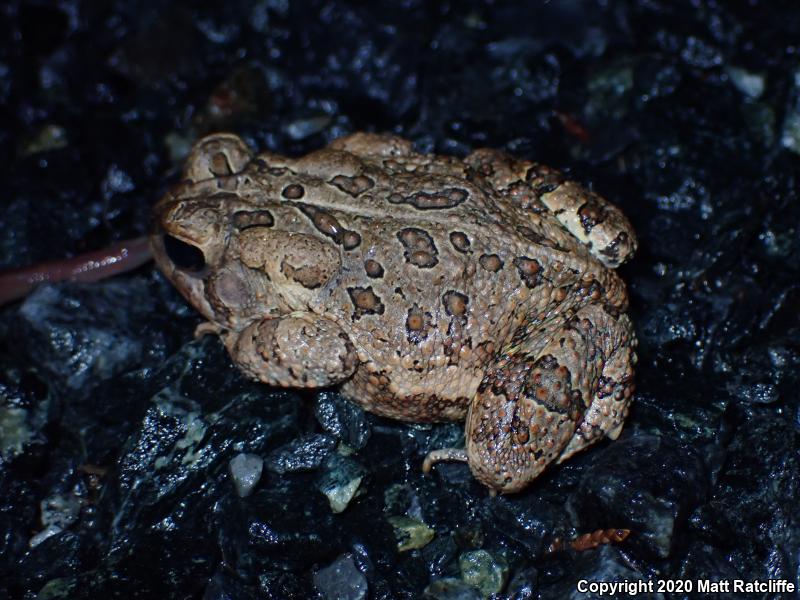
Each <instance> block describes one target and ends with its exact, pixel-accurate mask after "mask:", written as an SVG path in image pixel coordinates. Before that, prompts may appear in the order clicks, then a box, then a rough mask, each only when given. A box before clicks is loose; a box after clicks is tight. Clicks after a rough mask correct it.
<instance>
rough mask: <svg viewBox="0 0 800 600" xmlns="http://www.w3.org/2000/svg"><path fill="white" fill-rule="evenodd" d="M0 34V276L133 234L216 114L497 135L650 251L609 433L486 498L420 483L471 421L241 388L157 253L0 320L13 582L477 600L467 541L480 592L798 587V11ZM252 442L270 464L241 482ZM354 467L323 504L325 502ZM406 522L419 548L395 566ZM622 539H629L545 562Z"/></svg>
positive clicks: (276, 16)
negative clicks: (403, 417) (605, 209)
mask: <svg viewBox="0 0 800 600" xmlns="http://www.w3.org/2000/svg"><path fill="white" fill-rule="evenodd" d="M0 40H3V42H2V43H0V106H2V107H3V108H2V111H0V182H2V186H3V187H2V194H0V207H1V208H2V213H0V230H1V231H2V235H0V265H1V266H3V267H14V266H22V265H28V264H32V263H35V262H37V261H42V260H48V259H53V258H58V257H66V256H71V255H74V254H76V253H80V252H83V251H87V250H95V249H98V248H102V247H103V246H104V245H106V244H109V243H111V242H113V241H116V240H120V239H125V238H130V237H135V236H138V235H142V234H144V233H145V232H146V231H147V230H148V227H149V219H150V209H151V206H152V205H153V203H154V202H155V201H156V200H157V199H158V197H159V196H160V194H162V193H163V191H164V190H165V189H166V188H167V186H168V185H169V184H171V183H172V182H174V181H175V180H176V178H177V176H178V173H179V169H180V165H181V162H182V160H183V158H184V157H185V155H186V152H187V151H188V148H189V146H190V145H191V143H192V141H193V140H195V139H196V138H198V137H199V136H201V135H203V134H205V133H208V132H211V131H217V130H231V131H235V132H237V133H239V134H240V135H242V136H244V137H245V138H246V139H247V140H248V141H249V142H250V143H251V144H252V145H253V146H255V147H257V148H259V149H261V150H270V151H275V152H281V153H287V154H293V155H294V154H301V153H305V152H308V151H310V150H313V149H316V148H319V147H321V146H323V145H324V144H326V143H327V142H328V141H330V140H331V139H333V138H335V137H337V136H339V135H342V134H345V133H348V132H351V131H357V130H362V129H363V130H371V131H392V132H396V133H398V134H401V135H403V136H406V137H408V138H410V139H412V140H413V141H414V142H416V144H417V147H418V148H419V149H421V150H422V151H431V152H441V153H452V154H456V155H464V154H466V153H467V152H469V151H470V150H471V149H473V148H476V147H480V146H492V147H498V148H503V149H506V150H508V151H510V152H512V153H514V154H517V155H519V156H522V157H525V158H528V159H532V160H536V161H539V162H543V163H545V164H549V165H551V166H553V167H556V168H559V169H562V170H564V171H565V172H567V173H569V175H570V176H571V177H573V178H575V179H578V180H580V181H582V182H583V183H585V184H587V185H589V186H591V187H592V188H593V189H596V190H598V191H599V192H601V193H602V194H603V195H605V196H606V197H608V198H610V199H612V200H613V201H614V202H616V203H617V204H618V205H619V206H621V207H622V209H623V210H624V211H625V212H626V214H627V215H628V216H629V217H630V218H631V220H632V222H633V224H634V226H635V228H636V230H637V231H638V233H639V238H640V249H639V252H638V254H637V256H636V258H635V259H634V260H633V262H632V263H630V264H628V265H626V266H624V267H623V268H622V269H621V271H622V274H623V276H624V277H625V279H626V280H627V281H628V283H629V287H630V292H631V296H632V309H631V315H632V318H633V320H634V323H635V325H636V329H637V334H638V336H639V339H640V348H639V366H638V372H637V398H636V403H635V405H634V409H633V413H632V415H631V418H630V419H629V421H628V424H627V426H626V428H625V430H624V432H623V435H622V436H621V438H620V439H619V440H618V441H617V442H614V443H605V442H604V443H602V444H600V445H599V446H597V447H595V448H593V449H592V450H591V451H588V452H585V453H583V454H582V455H580V456H578V457H576V458H574V459H573V460H571V461H569V462H568V463H566V464H564V465H562V466H559V467H556V468H553V469H551V470H550V471H549V472H548V473H547V474H546V475H545V476H543V477H542V478H541V479H539V480H537V481H536V482H535V483H534V485H532V486H531V487H530V488H529V489H528V490H526V491H525V492H523V493H521V494H518V495H514V496H507V497H497V498H490V497H489V496H488V494H487V493H486V490H485V489H483V488H482V487H481V486H479V485H478V484H477V483H475V482H474V481H473V480H472V479H471V477H470V475H469V472H468V470H467V469H466V467H465V466H463V465H442V466H440V467H437V469H436V470H435V472H434V474H433V475H430V476H423V475H422V474H421V473H420V472H419V467H420V464H421V460H422V457H423V456H424V454H425V452H427V450H429V449H431V448H434V447H439V446H443V445H448V444H451V443H457V442H458V440H459V436H460V427H458V426H455V425H441V426H435V427H409V426H406V425H402V424H399V423H394V422H390V421H387V420H383V419H379V418H376V417H374V416H372V415H365V414H363V413H362V412H360V411H359V410H357V409H355V408H353V407H352V406H350V405H349V404H346V403H344V402H343V401H342V400H341V398H340V397H339V396H338V395H337V394H336V393H335V392H333V391H325V392H322V393H318V394H302V395H301V394H295V393H291V392H273V391H271V390H269V389H268V388H266V387H265V386H260V385H255V384H251V383H248V382H246V381H245V380H244V379H243V378H242V377H241V376H240V375H239V374H238V372H237V371H236V369H235V368H234V367H233V366H232V365H231V364H230V363H229V361H228V359H227V357H226V356H225V354H224V351H223V350H222V349H221V347H220V345H219V343H218V342H217V341H216V340H214V339H209V338H206V339H204V340H202V341H193V338H192V331H193V328H194V326H195V325H196V324H197V323H198V322H199V318H198V316H197V315H196V314H195V313H194V312H193V311H192V310H191V309H190V308H188V307H187V306H186V305H185V303H184V302H183V300H182V299H181V298H180V297H179V296H178V294H177V293H176V292H175V291H174V290H173V289H172V288H171V287H170V286H169V285H168V284H167V283H166V282H165V281H164V279H163V278H162V277H161V276H160V275H159V274H158V273H157V272H155V271H154V269H153V268H152V266H149V265H148V266H146V267H144V268H141V269H139V270H137V271H136V272H135V273H133V274H132V275H127V276H122V277H119V278H115V279H113V280H109V281H107V282H102V283H98V284H91V285H76V284H64V285H57V286H51V287H44V288H40V289H39V290H38V291H37V292H36V293H35V294H34V295H33V296H31V297H30V298H29V299H28V300H27V301H26V302H25V303H24V304H20V303H17V304H16V305H11V306H9V307H6V308H4V309H3V310H2V312H1V313H0V332H2V344H1V345H0V597H11V598H20V597H24V598H36V597H37V593H39V596H38V597H39V598H45V597H46V598H58V597H63V598H105V597H113V596H116V597H123V598H124V597H131V598H133V597H139V598H150V597H159V598H173V597H174V598H205V599H217V598H218V599H222V598H230V599H234V598H236V599H238V598H307V597H312V596H313V595H314V594H318V595H319V597H322V598H335V597H337V596H338V597H341V598H359V597H364V596H363V595H362V592H364V590H365V589H366V588H368V590H369V591H368V594H369V596H368V597H370V598H387V599H388V598H418V597H421V596H422V594H423V591H424V590H425V589H426V588H428V592H427V593H428V595H429V597H432V598H442V599H443V598H474V597H478V596H476V594H477V591H476V590H475V589H474V588H472V587H469V586H468V585H467V584H466V583H464V578H465V577H466V578H467V579H469V577H468V576H464V575H463V574H462V571H464V570H465V569H466V570H467V571H468V570H469V565H467V566H466V567H465V566H464V565H466V563H467V562H469V559H470V558H471V559H473V561H474V560H477V559H476V558H475V557H476V556H478V557H483V559H484V563H481V564H482V566H481V565H479V566H478V567H476V569H477V571H479V574H478V576H477V577H478V579H477V580H475V579H473V580H470V581H489V580H490V579H491V578H490V577H489V573H491V572H494V573H500V574H501V578H502V576H505V577H506V578H507V580H508V583H506V584H505V585H504V586H503V587H502V589H503V593H502V594H501V595H499V596H496V597H501V598H505V597H510V598H519V599H521V598H567V597H584V596H580V595H577V594H575V595H574V596H572V595H573V594H574V585H575V582H576V581H577V580H579V579H590V580H592V579H593V580H612V579H626V578H627V579H630V580H635V579H647V578H680V579H690V580H692V581H695V580H696V579H698V578H712V579H733V578H739V579H745V580H753V579H760V580H764V579H767V578H773V579H786V580H790V581H793V582H794V583H795V584H800V576H799V575H798V568H800V558H799V557H800V531H799V530H798V519H799V518H800V517H798V513H797V507H798V500H800V490H799V489H798V484H800V472H799V469H798V459H799V456H798V445H797V438H798V425H799V424H800V414H799V413H798V392H797V385H798V374H797V373H798V371H797V369H798V365H799V364H800V318H798V308H797V307H798V305H800V279H799V278H798V259H800V233H798V226H800V207H798V193H797V185H798V182H797V176H798V167H799V166H800V156H798V155H800V7H798V5H797V3H796V2H795V1H785V2H780V1H773V2H767V1H762V2H759V1H757V0H751V1H749V2H746V1H721V0H720V1H719V2H716V1H712V0H693V1H674V0H639V1H635V0H629V1H619V2H614V1H611V0H606V1H588V0H587V1H585V2H579V1H572V0H565V1H553V2H549V3H545V2H518V3H510V2H477V1H474V2H452V3H448V2H425V1H423V0H418V1H414V0H408V1H405V2H350V3H347V2H289V0H262V1H255V2H253V1H244V0H242V1H233V2H225V3H222V2H186V3H178V2H173V3H167V2H145V1H139V2H137V1H127V2H122V1H117V2H113V1H110V0H107V1H97V2H89V1H84V2H79V1H74V0H63V1H61V2H19V1H14V0H12V1H10V2H5V3H3V5H2V7H0ZM342 443H344V444H346V445H347V446H349V447H350V448H354V449H356V450H357V451H356V452H355V453H354V454H352V455H350V456H342V454H341V452H339V453H337V452H335V451H334V447H335V446H336V445H337V444H342ZM239 452H249V453H255V454H258V455H260V456H263V457H264V458H265V472H264V475H263V477H262V479H261V482H260V483H259V485H258V487H257V488H256V491H255V492H254V493H253V495H252V496H250V497H248V498H244V499H241V498H239V497H238V496H237V494H236V493H235V490H234V486H233V485H232V483H231V480H230V476H229V475H228V474H227V469H228V462H229V460H230V459H231V458H232V457H233V456H235V455H236V454H237V453H239ZM354 477H362V481H361V484H360V489H361V490H362V491H363V493H362V495H360V496H358V497H357V498H355V499H353V500H352V501H351V503H350V505H349V506H348V508H347V510H346V511H345V512H343V513H342V514H339V515H334V514H332V513H331V509H330V507H329V506H328V502H327V500H326V498H325V497H324V496H323V495H322V494H321V493H320V491H319V490H318V488H320V487H324V486H326V485H329V484H331V482H333V484H331V485H334V486H335V485H336V484H337V482H339V483H341V482H342V481H352V480H353V478H354ZM398 515H405V516H408V517H409V518H412V519H414V523H421V522H424V523H425V524H427V525H428V526H429V527H431V528H432V529H433V530H434V531H435V537H434V539H433V541H432V542H430V543H429V544H427V545H426V546H424V547H423V548H421V549H419V550H414V551H408V552H402V553H400V552H398V551H397V547H396V541H397V540H396V539H395V532H394V531H393V529H392V526H391V525H390V524H389V522H388V521H387V519H388V518H389V517H390V516H398ZM48 526H49V529H48ZM616 527H625V528H629V529H630V530H631V531H632V533H631V535H630V537H629V539H628V540H626V541H625V542H624V543H622V544H619V545H611V546H604V547H601V548H598V549H595V550H589V551H585V552H580V553H579V552H574V551H571V550H569V551H564V552H556V553H550V552H548V547H549V546H550V544H551V543H552V542H553V541H554V539H555V538H557V537H560V538H562V539H566V540H569V539H571V538H573V537H575V536H577V535H579V534H583V533H587V532H591V531H594V530H596V529H599V528H616ZM43 530H44V531H47V532H49V533H51V534H52V535H50V536H49V537H48V536H46V535H40V536H39V537H37V538H34V541H35V542H38V543H36V544H35V545H34V546H33V547H31V545H30V542H31V539H32V536H35V535H36V534H39V533H40V532H41V531H43ZM44 538H46V539H44ZM479 549H482V550H485V551H486V553H487V554H478V555H476V554H474V551H475V550H479ZM471 553H472V554H471ZM334 562H336V564H337V565H338V566H340V567H341V569H340V572H341V576H340V577H339V578H338V579H337V577H333V576H331V573H332V572H331V571H328V572H325V571H323V572H322V574H323V575H322V576H319V575H318V576H317V579H316V581H317V583H316V587H315V584H314V573H317V572H318V571H320V569H322V568H324V567H327V566H328V565H330V564H332V563H334ZM478 562H480V561H478ZM462 563H463V564H462ZM326 573H327V574H326ZM442 579H444V580H445V582H444V583H442V582H441V581H440V582H439V583H434V584H433V585H431V582H434V581H436V580H442ZM486 585H487V586H488V587H486V588H484V589H491V583H489V584H486ZM429 586H430V587H429ZM496 588H497V586H495V589H496ZM347 589H349V590H350V591H349V592H347V591H345V590H347ZM695 589H696V584H695ZM40 591H41V593H40ZM486 593H488V592H486ZM348 594H350V595H348ZM641 597H644V596H641ZM653 597H663V596H658V595H654V596H653ZM667 597H675V598H680V597H702V595H700V594H697V593H696V592H693V593H689V594H679V593H676V594H672V595H667ZM714 597H715V598H724V597H734V596H733V595H730V596H726V595H724V594H723V595H717V596H714ZM753 597H759V598H778V597H797V596H796V595H785V596H780V595H779V594H763V595H758V596H753Z"/></svg>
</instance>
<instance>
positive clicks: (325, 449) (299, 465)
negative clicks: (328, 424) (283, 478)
mask: <svg viewBox="0 0 800 600" xmlns="http://www.w3.org/2000/svg"><path fill="white" fill-rule="evenodd" d="M335 446H336V440H334V439H333V438H332V437H331V436H329V435H325V434H324V433H314V434H310V435H306V436H303V437H300V438H298V439H296V440H292V441H291V442H289V443H288V444H286V445H284V446H281V447H280V448H278V449H277V450H275V451H274V452H272V454H270V455H269V456H268V457H267V469H269V470H270V471H272V472H274V473H279V474H281V475H283V474H284V473H293V472H295V471H313V470H314V469H316V468H317V467H319V466H320V465H321V464H322V461H323V460H325V458H326V457H328V456H329V455H330V453H331V452H333V449H334V447H335Z"/></svg>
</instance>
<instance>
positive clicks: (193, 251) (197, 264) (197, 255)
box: [164, 235, 206, 274]
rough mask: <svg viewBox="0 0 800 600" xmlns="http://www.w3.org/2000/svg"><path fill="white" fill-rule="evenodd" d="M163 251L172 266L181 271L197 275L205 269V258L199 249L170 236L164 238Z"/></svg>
mask: <svg viewBox="0 0 800 600" xmlns="http://www.w3.org/2000/svg"><path fill="white" fill-rule="evenodd" d="M164 251H165V252H166V253H167V256H168V257H169V259H170V260H171V261H172V264H173V265H175V266H176V267H177V268H178V269H180V270H181V271H187V272H189V273H194V274H197V273H200V272H201V271H203V269H205V267H206V257H205V256H203V251H202V250H200V248H198V247H196V246H192V245H191V244H187V243H186V242H184V241H183V240H179V239H178V238H175V237H172V236H171V235H165V236H164Z"/></svg>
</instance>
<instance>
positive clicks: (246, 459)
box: [228, 453, 264, 498]
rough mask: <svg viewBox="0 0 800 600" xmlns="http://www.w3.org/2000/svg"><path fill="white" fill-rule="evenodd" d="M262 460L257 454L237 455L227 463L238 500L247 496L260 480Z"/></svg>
mask: <svg viewBox="0 0 800 600" xmlns="http://www.w3.org/2000/svg"><path fill="white" fill-rule="evenodd" d="M263 469H264V459H262V458H261V457H260V456H258V455H257V454H244V453H242V454H237V455H236V456H234V457H233V458H232V459H231V462H230V463H228V470H229V471H230V474H231V478H232V479H233V485H235V486H236V493H237V494H239V497H240V498H245V497H247V496H249V495H250V494H251V493H252V492H253V490H254V489H255V487H256V485H258V482H259V480H260V479H261V472H262V470H263Z"/></svg>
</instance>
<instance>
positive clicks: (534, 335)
mask: <svg viewBox="0 0 800 600" xmlns="http://www.w3.org/2000/svg"><path fill="white" fill-rule="evenodd" d="M151 244H152V247H153V250H154V254H155V258H156V262H157V264H158V266H159V267H160V269H161V270H162V271H163V272H164V274H165V275H166V276H167V277H168V278H169V279H170V280H171V281H172V282H173V284H174V285H175V286H176V287H177V288H178V290H180V292H181V293H182V294H183V296H184V297H185V298H186V299H187V300H188V301H189V302H190V303H191V304H192V305H193V306H194V307H195V308H196V309H197V310H199V311H200V312H201V313H202V315H203V316H204V317H205V319H207V320H208V323H206V324H204V325H202V326H201V327H200V331H201V332H213V333H216V334H218V335H219V336H220V337H221V339H222V341H223V343H224V344H225V346H226V348H227V350H228V352H229V353H230V355H231V357H232V359H233V361H234V362H235V363H236V364H237V365H238V366H239V367H240V368H241V369H242V370H243V371H244V372H245V373H246V374H247V375H248V376H250V377H252V378H254V379H258V380H260V381H263V382H265V383H267V384H269V385H273V386H284V387H293V388H320V387H324V386H331V385H339V386H340V387H341V392H342V394H344V395H345V396H346V397H347V398H349V399H350V400H352V401H353V402H356V403H358V404H359V405H361V406H362V407H363V408H364V409H366V410H368V411H371V412H373V413H376V414H379V415H383V416H386V417H390V418H393V419H400V420H403V421H410V422H430V421H451V420H454V421H462V420H464V421H466V425H465V427H466V430H465V431H466V436H465V437H466V447H465V448H463V449H452V448H449V449H447V448H446V449H441V450H436V451H434V452H432V453H430V454H429V455H428V457H427V458H426V459H425V462H424V468H425V469H426V470H428V469H430V467H431V465H432V464H434V463H435V462H437V461H439V460H462V461H465V462H467V463H468V464H469V468H470V469H471V471H472V473H473V474H474V476H475V477H476V478H477V479H478V480H479V481H480V482H481V483H483V484H484V485H486V486H487V487H489V488H490V490H491V491H493V492H501V493H509V492H515V491H518V490H520V489H522V488H524V487H525V486H526V485H528V484H529V483H530V482H531V481H532V480H533V479H534V478H535V477H537V475H539V474H540V473H541V472H542V471H543V470H544V469H545V468H546V467H547V466H548V465H549V464H551V463H560V462H562V461H564V460H565V459H567V458H569V457H570V456H572V455H573V454H575V453H576V452H578V451H580V450H582V449H583V448H586V447H587V446H589V445H591V444H593V443H595V442H597V441H598V440H600V439H602V438H604V437H608V438H610V439H616V438H617V436H618V435H619V434H620V431H621V429H622V426H623V422H624V420H625V417H626V415H627V414H628V407H629V404H630V402H631V396H632V393H633V389H634V386H633V365H634V363H635V362H636V355H635V353H634V349H635V346H636V339H635V337H634V333H633V328H632V325H631V321H630V319H629V318H628V315H627V314H626V310H627V306H628V297H627V292H626V288H625V284H624V283H623V281H622V280H621V278H620V277H619V275H618V274H617V273H616V271H615V270H614V268H615V267H617V266H618V265H620V264H621V263H622V262H624V261H625V260H627V259H628V258H630V257H631V255H632V254H633V252H634V250H635V248H636V238H635V235H634V232H633V230H632V228H631V225H630V223H629V222H628V220H627V218H626V217H625V216H624V215H623V214H622V212H620V210H619V209H618V208H616V207H615V206H613V205H612V204H610V203H609V202H607V201H606V200H605V199H603V198H601V197H600V196H599V195H597V194H596V193H594V192H591V191H589V190H587V189H586V188H584V187H582V186H580V185H579V184H578V183H575V182H573V181H570V180H568V179H566V178H565V177H564V176H563V175H562V174H560V173H559V172H558V171H555V170H553V169H550V168H548V167H546V166H543V165H541V164H537V163H534V162H530V161H526V160H519V159H516V158H513V157H511V156H509V155H508V154H505V153H503V152H500V151H496V150H488V149H481V150H476V151H475V152H473V153H472V154H470V155H469V156H467V157H466V158H464V159H463V160H462V159H460V158H456V157H452V156H439V155H430V154H420V153H417V152H415V151H414V149H413V147H412V144H411V143H410V142H409V141H407V140H405V139H402V138H399V137H395V136H391V135H376V134H369V133H356V134H353V135H349V136H347V137H343V138H340V139H337V140H335V141H333V142H332V143H331V144H330V145H329V146H328V147H326V148H323V149H321V150H318V151H316V152H313V153H311V154H308V155H306V156H302V157H299V158H287V157H285V156H280V155H278V154H272V153H269V152H264V153H261V154H254V152H253V151H252V150H251V149H250V148H249V147H248V146H247V145H246V144H245V143H244V142H243V141H242V140H241V139H240V138H239V137H237V136H235V135H231V134H215V135H211V136H209V137H206V138H204V139H202V140H200V141H199V142H197V144H196V145H195V146H194V148H193V150H192V152H191V155H190V157H189V159H188V161H187V163H186V166H185V169H184V173H183V180H182V182H181V183H180V184H178V185H177V186H176V187H175V188H174V189H172V190H171V191H170V192H169V193H167V194H166V196H165V197H164V198H163V199H162V200H161V201H160V202H159V203H158V205H157V207H156V227H155V230H154V232H153V234H152V236H151Z"/></svg>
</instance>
